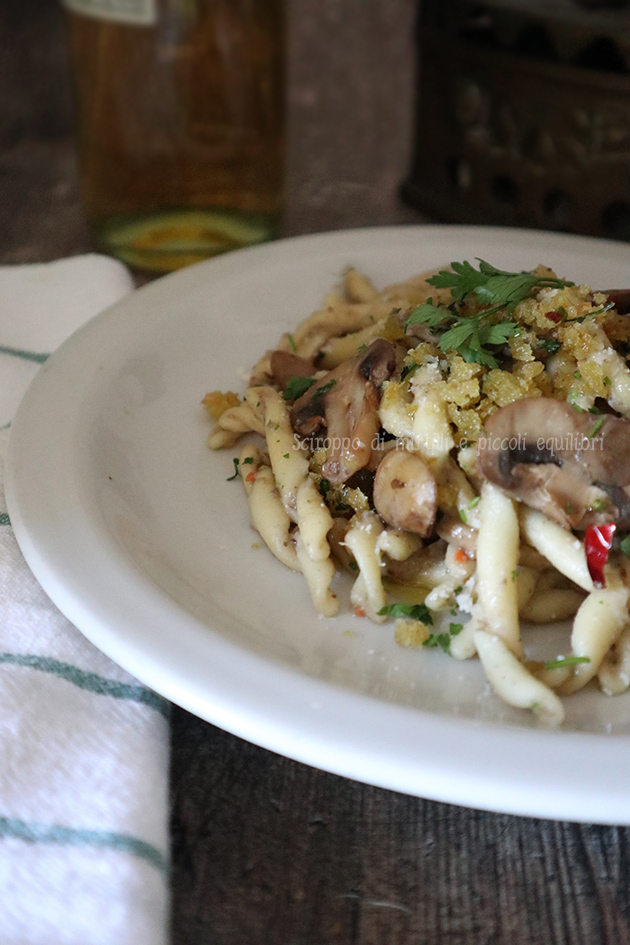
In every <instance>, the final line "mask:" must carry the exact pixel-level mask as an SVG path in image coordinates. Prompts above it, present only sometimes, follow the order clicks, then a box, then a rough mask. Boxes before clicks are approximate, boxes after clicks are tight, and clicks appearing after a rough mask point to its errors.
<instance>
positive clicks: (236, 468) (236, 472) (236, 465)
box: [225, 456, 252, 482]
mask: <svg viewBox="0 0 630 945" xmlns="http://www.w3.org/2000/svg"><path fill="white" fill-rule="evenodd" d="M251 461H252V460H251V458H250V462H251ZM232 462H233V463H234V475H233V476H228V478H227V479H226V480H225V481H226V482H232V480H233V479H236V478H237V477H238V459H237V457H236V456H235V457H234V459H233V460H232Z"/></svg>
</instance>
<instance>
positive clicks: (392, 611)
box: [378, 600, 433, 626]
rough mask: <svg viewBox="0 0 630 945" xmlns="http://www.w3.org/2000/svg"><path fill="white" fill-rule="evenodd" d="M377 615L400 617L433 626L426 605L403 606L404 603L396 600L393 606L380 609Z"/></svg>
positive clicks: (389, 605)
mask: <svg viewBox="0 0 630 945" xmlns="http://www.w3.org/2000/svg"><path fill="white" fill-rule="evenodd" d="M378 615H379V617H397V618H398V617H402V618H403V619H407V620H420V621H421V622H422V623H426V624H429V625H430V626H432V625H433V617H432V616H431V611H430V610H429V608H428V607H427V606H426V604H405V603H404V601H401V600H397V601H396V603H395V604H388V605H387V606H386V607H381V609H380V610H379V612H378Z"/></svg>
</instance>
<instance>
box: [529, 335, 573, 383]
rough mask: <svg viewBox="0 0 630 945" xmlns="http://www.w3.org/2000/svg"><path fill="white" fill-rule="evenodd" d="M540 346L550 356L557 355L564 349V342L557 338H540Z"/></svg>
mask: <svg viewBox="0 0 630 945" xmlns="http://www.w3.org/2000/svg"><path fill="white" fill-rule="evenodd" d="M538 344H539V346H540V347H541V348H542V349H543V351H546V352H547V353H548V354H557V353H558V351H559V350H560V348H561V347H562V342H561V341H558V340H557V339H556V338H539V339H538ZM574 377H575V375H574ZM578 377H579V374H578Z"/></svg>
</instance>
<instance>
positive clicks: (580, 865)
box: [0, 0, 630, 945]
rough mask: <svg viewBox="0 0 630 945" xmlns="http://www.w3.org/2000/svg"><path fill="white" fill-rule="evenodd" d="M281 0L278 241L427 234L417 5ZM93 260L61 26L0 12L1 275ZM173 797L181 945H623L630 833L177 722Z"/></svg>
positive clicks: (16, 5)
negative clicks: (498, 806) (448, 797)
mask: <svg viewBox="0 0 630 945" xmlns="http://www.w3.org/2000/svg"><path fill="white" fill-rule="evenodd" d="M289 2H290V8H291V22H290V59H289V65H290V68H289V129H290V134H289V183H288V206H287V217H286V222H285V233H286V234H294V233H303V232H310V231H314V230H323V229H333V228H339V227H346V226H359V225H365V224H371V225H372V224H386V223H397V222H414V221H420V220H421V219H422V218H421V217H420V215H419V214H417V213H415V212H413V211H411V210H409V209H408V208H405V207H403V206H402V205H401V203H400V202H399V200H398V197H397V190H398V185H399V182H400V181H401V179H402V178H403V177H404V176H405V174H406V172H407V168H408V163H409V159H410V141H411V124H412V113H413V99H414V92H413V89H414V63H415V55H414V43H413V22H414V17H415V3H414V2H413V0H289ZM91 245H92V244H91V240H90V236H89V234H88V232H87V230H86V227H85V223H84V220H83V216H82V212H81V206H80V200H79V195H78V187H77V173H76V159H75V153H74V143H73V135H72V108H71V95H70V92H69V82H68V75H67V65H66V57H65V46H64V33H63V21H62V18H61V14H60V11H59V9H58V7H57V5H56V3H55V2H54V0H0V262H3V263H22V262H41V261H45V260H48V259H54V258H57V257H60V256H64V255H68V254H72V253H80V252H84V251H86V250H88V249H90V248H91ZM171 783H172V828H173V829H172V844H173V874H172V889H173V943H174V945H333V943H338V945H355V943H361V945H503V943H506V945H507V943H509V945H526V943H536V945H538V943H540V945H599V943H602V945H603V943H606V945H608V943H609V945H627V943H630V923H629V903H628V892H629V887H630V870H629V844H628V840H629V837H630V832H629V831H628V830H626V829H618V828H615V827H596V826H588V825H575V824H561V823H553V822H545V821H538V820H527V819H524V818H517V817H511V816H503V815H493V814H486V813H480V812H475V811H470V810H466V809H460V808H456V807H452V806H449V805H444V804H438V803H433V802H427V801H423V800H420V799H417V798H410V797H406V796H403V795H398V794H395V793H392V792H388V791H383V790H380V789H377V788H372V787H368V786H364V785H361V784H358V783H355V782H352V781H348V780H345V779H342V778H338V777H335V776H333V775H329V774H325V773H323V772H320V771H316V770H313V769H311V768H308V767H306V766H304V765H301V764H297V763H295V762H292V761H289V760H286V759H283V758H280V757H278V756H276V755H274V754H272V753H270V752H267V751H264V750H262V749H259V748H256V747H254V746H252V745H249V744H247V743H245V742H242V741H241V740H239V739H237V738H234V737H233V736H231V735H228V734H226V733H224V732H221V731H220V730H218V729H216V728H214V727H213V726H211V725H208V724H207V723H205V722H202V721H200V720H198V719H195V718H193V717H192V716H189V715H188V714H187V713H185V712H183V711H181V710H178V709H174V712H173V721H172V767H171ZM0 938H1V933H0ZM139 945H143V943H139Z"/></svg>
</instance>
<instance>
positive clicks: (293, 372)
mask: <svg viewBox="0 0 630 945" xmlns="http://www.w3.org/2000/svg"><path fill="white" fill-rule="evenodd" d="M270 365H271V376H272V378H273V380H274V382H275V383H276V384H277V385H278V387H279V388H280V390H284V389H285V388H286V386H287V384H288V383H289V381H290V379H291V378H292V377H311V376H312V375H313V374H314V373H315V368H314V366H313V362H312V361H309V360H307V358H301V357H299V355H297V354H292V352H291V351H274V352H273V353H272V355H271V359H270Z"/></svg>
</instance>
